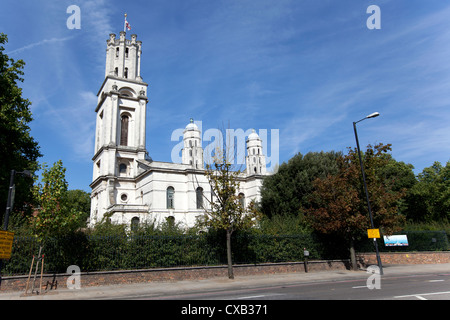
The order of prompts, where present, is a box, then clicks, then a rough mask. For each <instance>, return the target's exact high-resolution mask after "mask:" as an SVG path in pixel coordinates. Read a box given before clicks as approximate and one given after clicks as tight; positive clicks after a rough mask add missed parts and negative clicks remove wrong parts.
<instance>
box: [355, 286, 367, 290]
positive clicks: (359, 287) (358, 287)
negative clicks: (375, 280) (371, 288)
mask: <svg viewBox="0 0 450 320" xmlns="http://www.w3.org/2000/svg"><path fill="white" fill-rule="evenodd" d="M361 288H366V289H367V286H357V287H352V289H361Z"/></svg>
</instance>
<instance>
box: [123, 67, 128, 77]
mask: <svg viewBox="0 0 450 320" xmlns="http://www.w3.org/2000/svg"><path fill="white" fill-rule="evenodd" d="M123 77H124V78H125V79H128V68H125V71H124V74H123Z"/></svg>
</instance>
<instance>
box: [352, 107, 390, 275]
mask: <svg viewBox="0 0 450 320" xmlns="http://www.w3.org/2000/svg"><path fill="white" fill-rule="evenodd" d="M379 115H380V114H379V113H378V112H374V113H371V114H369V115H368V116H366V117H365V118H362V119H361V120H358V121H356V122H353V129H354V130H355V138H356V147H357V148H358V156H359V164H360V166H361V173H362V177H363V183H364V191H365V193H366V200H367V207H368V209H369V217H370V224H371V226H372V229H375V226H374V224H373V216H372V209H371V207H370V201H369V192H368V191H367V183H366V175H365V173H364V166H363V162H362V158H361V150H360V149H359V141H358V133H357V131H356V124H357V123H358V122H361V121H363V120H366V119H371V118H376V117H378V116H379ZM373 243H374V244H375V250H376V253H377V262H378V268H379V269H380V275H383V266H382V265H381V259H380V253H379V251H378V243H377V239H376V238H373Z"/></svg>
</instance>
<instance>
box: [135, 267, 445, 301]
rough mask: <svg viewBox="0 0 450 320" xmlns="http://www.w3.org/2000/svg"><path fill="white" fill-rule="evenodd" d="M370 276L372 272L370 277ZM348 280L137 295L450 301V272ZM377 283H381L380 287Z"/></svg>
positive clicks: (170, 297) (206, 297)
mask: <svg viewBox="0 0 450 320" xmlns="http://www.w3.org/2000/svg"><path fill="white" fill-rule="evenodd" d="M369 276H370V275H369V274H368V277H369ZM367 281H368V280H367V279H349V280H348V279H347V280H331V281H315V282H309V283H304V282H302V283H293V284H283V285H270V286H263V287H256V288H247V289H245V288H239V289H231V290H230V289H227V290H215V291H210V290H208V291H205V292H192V293H181V294H170V295H160V296H155V295H151V296H145V295H141V296H137V297H136V296H134V297H130V298H131V299H148V300H258V301H262V300H450V273H432V274H420V275H407V276H381V277H380V278H379V280H378V282H377V280H375V279H373V280H371V281H369V285H372V286H373V288H372V289H369V288H368V286H367ZM376 284H379V286H378V287H379V288H377V286H376Z"/></svg>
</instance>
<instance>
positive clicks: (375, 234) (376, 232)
mask: <svg viewBox="0 0 450 320" xmlns="http://www.w3.org/2000/svg"><path fill="white" fill-rule="evenodd" d="M367 236H368V237H369V238H370V239H374V238H377V239H378V238H381V237H380V229H367Z"/></svg>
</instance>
